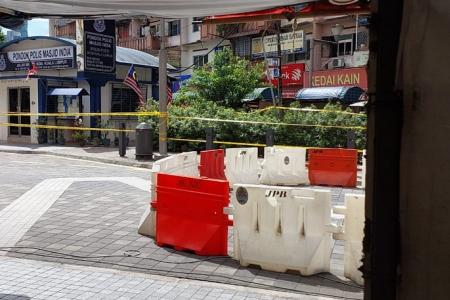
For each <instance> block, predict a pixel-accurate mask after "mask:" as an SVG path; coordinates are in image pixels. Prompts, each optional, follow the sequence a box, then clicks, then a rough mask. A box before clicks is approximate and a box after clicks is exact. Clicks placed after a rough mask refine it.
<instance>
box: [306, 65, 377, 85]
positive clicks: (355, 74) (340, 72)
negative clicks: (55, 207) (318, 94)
mask: <svg viewBox="0 0 450 300" xmlns="http://www.w3.org/2000/svg"><path fill="white" fill-rule="evenodd" d="M308 73H309V72H306V74H305V76H304V79H305V81H304V82H305V84H304V86H305V87H326V86H350V85H356V86H359V87H360V88H362V89H363V90H367V89H368V82H367V70H366V68H349V69H335V70H323V71H316V72H313V75H312V85H310V84H309V74H308Z"/></svg>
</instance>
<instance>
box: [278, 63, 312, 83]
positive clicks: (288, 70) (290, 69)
mask: <svg viewBox="0 0 450 300" xmlns="http://www.w3.org/2000/svg"><path fill="white" fill-rule="evenodd" d="M281 74H282V80H281V84H282V86H289V85H297V86H298V85H303V77H304V75H305V64H286V65H282V66H281ZM271 83H272V84H273V85H274V86H278V78H274V79H272V80H271Z"/></svg>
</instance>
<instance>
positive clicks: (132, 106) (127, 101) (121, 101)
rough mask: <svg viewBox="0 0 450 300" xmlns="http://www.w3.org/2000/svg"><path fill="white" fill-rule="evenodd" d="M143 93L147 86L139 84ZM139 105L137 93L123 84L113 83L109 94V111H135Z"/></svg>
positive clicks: (145, 91) (145, 93) (145, 92)
mask: <svg viewBox="0 0 450 300" xmlns="http://www.w3.org/2000/svg"><path fill="white" fill-rule="evenodd" d="M140 88H141V91H142V93H143V94H144V95H147V88H146V87H143V86H140ZM138 107H139V97H138V95H137V94H136V93H135V92H134V91H133V90H132V89H130V88H129V87H127V86H126V85H124V84H121V83H120V84H113V86H112V94H111V112H135V111H136V110H137V108H138Z"/></svg>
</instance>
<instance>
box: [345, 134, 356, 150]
mask: <svg viewBox="0 0 450 300" xmlns="http://www.w3.org/2000/svg"><path fill="white" fill-rule="evenodd" d="M355 137H356V136H355V133H354V132H353V131H349V132H347V149H355V148H356V142H355Z"/></svg>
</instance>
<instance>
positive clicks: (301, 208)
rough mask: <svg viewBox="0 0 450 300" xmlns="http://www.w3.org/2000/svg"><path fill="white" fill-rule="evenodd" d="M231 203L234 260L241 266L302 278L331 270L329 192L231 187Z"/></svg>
mask: <svg viewBox="0 0 450 300" xmlns="http://www.w3.org/2000/svg"><path fill="white" fill-rule="evenodd" d="M232 204H233V209H232V213H233V215H234V255H235V258H236V259H238V260H239V261H240V263H241V265H242V266H248V265H249V264H256V265H259V266H261V268H262V269H265V270H271V271H276V272H285V271H287V270H297V271H300V272H301V274H302V275H312V274H315V273H320V272H327V271H329V270H330V255H331V233H329V232H327V231H328V225H329V224H330V219H331V218H330V212H331V193H330V191H326V190H313V189H303V188H292V187H279V186H265V185H250V184H236V185H234V191H233V193H232Z"/></svg>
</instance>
